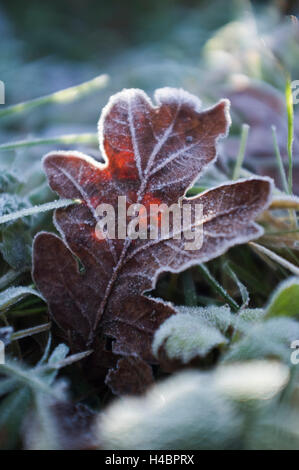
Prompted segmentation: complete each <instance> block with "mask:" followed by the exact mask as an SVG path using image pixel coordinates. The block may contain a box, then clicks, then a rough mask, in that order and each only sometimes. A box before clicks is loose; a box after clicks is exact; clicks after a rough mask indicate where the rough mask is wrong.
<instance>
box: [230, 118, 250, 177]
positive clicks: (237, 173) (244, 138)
mask: <svg viewBox="0 0 299 470" xmlns="http://www.w3.org/2000/svg"><path fill="white" fill-rule="evenodd" d="M248 133H249V126H248V124H243V125H242V131H241V142H240V148H239V153H238V156H237V160H236V165H235V168H234V172H233V180H237V179H238V178H239V176H240V170H241V168H242V165H243V161H244V157H245V149H246V143H247V138H248Z"/></svg>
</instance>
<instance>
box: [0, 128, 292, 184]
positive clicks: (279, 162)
mask: <svg viewBox="0 0 299 470" xmlns="http://www.w3.org/2000/svg"><path fill="white" fill-rule="evenodd" d="M272 134H273V143H274V150H275V155H276V162H277V166H278V169H279V173H280V177H281V181H282V186H283V189H284V191H285V192H286V193H288V192H289V186H288V180H287V177H286V174H285V171H284V167H283V163H282V158H281V154H280V150H279V147H278V143H277V135H276V127H275V126H272ZM0 148H1V147H0Z"/></svg>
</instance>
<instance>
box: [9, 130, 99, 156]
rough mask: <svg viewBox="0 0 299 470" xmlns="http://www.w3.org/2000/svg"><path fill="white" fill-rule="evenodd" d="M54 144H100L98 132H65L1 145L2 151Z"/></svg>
mask: <svg viewBox="0 0 299 470" xmlns="http://www.w3.org/2000/svg"><path fill="white" fill-rule="evenodd" d="M52 144H65V145H69V144H96V145H97V144H98V136H97V134H96V133H83V134H65V135H60V136H57V137H48V138H44V139H32V140H18V141H16V142H8V143H6V144H1V145H0V152H3V151H7V150H16V149H18V148H23V147H34V146H37V145H52Z"/></svg>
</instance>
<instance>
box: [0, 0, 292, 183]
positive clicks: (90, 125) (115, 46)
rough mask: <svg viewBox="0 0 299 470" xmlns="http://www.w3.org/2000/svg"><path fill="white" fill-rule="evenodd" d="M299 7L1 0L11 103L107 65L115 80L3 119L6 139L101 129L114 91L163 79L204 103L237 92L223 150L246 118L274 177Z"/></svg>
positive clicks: (0, 72) (257, 153) (256, 152)
mask: <svg viewBox="0 0 299 470" xmlns="http://www.w3.org/2000/svg"><path fill="white" fill-rule="evenodd" d="M298 8H299V5H298V2H296V1H283V0H280V1H278V0H277V1H264V2H263V1H259V2H249V1H245V0H235V1H230V2H223V1H218V0H213V1H211V0H209V1H205V0H202V1H200V0H184V1H182V0H150V1H148V0H144V1H138V0H131V1H128V2H124V1H122V0H112V1H104V0H101V1H93V0H85V1H84V2H81V1H79V0H64V1H61V0H60V1H58V0H52V1H44V2H39V1H37V0H36V1H34V0H33V1H31V2H22V1H21V0H14V1H13V2H7V1H3V0H1V1H0V28H1V43H0V79H1V80H2V81H3V82H4V83H5V86H6V104H7V105H11V104H14V103H17V102H20V101H25V100H28V99H31V98H35V97H38V96H41V95H44V94H48V93H51V92H53V91H56V90H60V89H62V88H65V87H69V86H72V85H76V84H78V83H80V82H82V81H85V80H88V79H91V78H93V77H94V76H96V75H99V74H101V73H108V74H109V75H110V82H109V86H108V87H106V88H105V89H104V90H100V91H99V92H98V93H96V94H93V95H91V96H89V97H87V98H85V99H83V100H80V102H78V103H72V104H71V105H64V106H60V107H59V108H58V107H57V106H55V105H54V106H47V107H43V108H42V109H41V110H38V111H37V112H34V113H29V114H26V115H23V116H22V117H21V118H17V117H16V116H14V119H13V120H10V119H6V120H3V121H2V126H1V130H0V140H1V142H2V143H3V142H6V141H9V140H16V139H17V140H19V139H24V138H28V137H36V136H38V137H45V136H53V135H55V136H56V135H59V134H65V133H70V132H71V133H76V132H95V130H96V122H97V119H98V116H99V114H100V111H101V108H102V107H103V105H104V104H105V103H106V101H107V99H108V97H109V96H110V95H111V94H112V93H114V92H116V91H118V90H120V89H122V88H124V87H138V88H142V89H144V90H145V91H146V92H148V93H149V94H151V93H152V91H153V90H154V89H155V88H158V87H162V86H174V87H183V88H185V89H187V90H188V91H190V92H192V93H195V94H197V95H199V96H200V98H201V99H202V101H203V104H204V105H209V104H211V103H213V102H215V100H217V99H218V98H219V97H229V98H230V99H231V101H232V113H233V126H232V129H231V138H230V139H228V141H227V142H226V144H225V148H224V149H223V151H222V156H223V157H224V158H225V159H226V161H229V159H230V158H232V159H234V158H235V155H236V152H237V149H238V145H239V135H240V124H241V123H242V122H247V123H248V124H250V126H251V134H250V137H249V140H248V146H247V150H246V158H245V165H249V169H250V170H253V171H258V172H260V173H267V174H271V175H272V176H275V172H276V170H275V163H274V168H273V160H272V158H271V161H270V159H269V158H267V157H269V155H270V156H273V139H272V135H271V131H270V125H271V124H275V125H276V127H277V129H278V141H279V145H280V148H281V152H282V154H283V155H285V156H286V148H285V143H286V119H285V116H284V112H285V106H284V102H283V100H284V97H283V91H284V87H285V80H286V73H289V74H290V75H291V77H292V79H293V80H295V79H296V78H299V48H298V37H299V33H298V23H297V22H296V19H295V15H296V13H297V12H298ZM290 15H293V16H290ZM250 87H253V89H252V88H250ZM240 90H241V91H240ZM279 94H281V96H279ZM257 100H258V101H259V106H260V107H259V110H258V112H256V109H257ZM280 100H281V101H280ZM24 116H25V117H24ZM269 119H270V121H272V122H270V121H269ZM269 132H270V133H269ZM234 137H235V138H234ZM296 146H297V144H296V142H295V144H294V149H295V150H296ZM77 148H78V146H77ZM32 152H33V153H34V152H39V154H40V152H41V149H34V151H33V150H32V151H31V154H32ZM15 155H16V154H15V153H14V156H15ZM94 156H97V154H96V150H95V155H94ZM7 157H8V159H9V162H10V164H11V161H12V159H11V156H9V155H8V156H7ZM4 161H5V156H3V157H2V160H1V163H3V164H4ZM27 163H28V161H27ZM296 178H298V170H296V168H295V179H296ZM298 179H299V178H298ZM278 184H280V183H279V181H278ZM294 185H295V190H296V191H298V189H299V188H298V185H297V184H296V181H295V182H294Z"/></svg>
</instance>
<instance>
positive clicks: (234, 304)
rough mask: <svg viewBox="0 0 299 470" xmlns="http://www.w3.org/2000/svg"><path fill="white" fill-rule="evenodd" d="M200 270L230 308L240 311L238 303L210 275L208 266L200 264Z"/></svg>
mask: <svg viewBox="0 0 299 470" xmlns="http://www.w3.org/2000/svg"><path fill="white" fill-rule="evenodd" d="M198 270H199V271H200V273H201V274H202V275H203V277H204V278H205V279H206V280H207V281H208V283H209V284H210V285H211V286H212V287H213V289H214V290H215V291H216V292H217V293H218V294H219V295H220V296H221V297H222V298H223V299H224V300H225V301H226V302H227V303H228V304H229V305H230V307H231V308H232V309H233V310H235V311H237V310H239V308H240V307H239V305H238V304H237V302H236V301H235V300H234V299H233V298H232V297H231V296H230V295H229V293H228V292H227V291H226V290H225V289H224V287H222V285H221V284H219V282H218V281H217V280H216V279H215V278H214V276H213V275H212V274H211V273H210V271H209V269H208V268H207V266H206V265H204V264H200V265H199V266H198Z"/></svg>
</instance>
